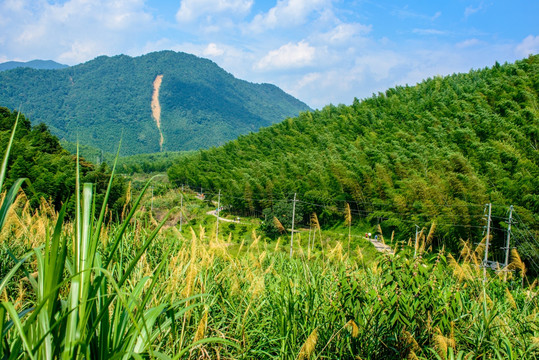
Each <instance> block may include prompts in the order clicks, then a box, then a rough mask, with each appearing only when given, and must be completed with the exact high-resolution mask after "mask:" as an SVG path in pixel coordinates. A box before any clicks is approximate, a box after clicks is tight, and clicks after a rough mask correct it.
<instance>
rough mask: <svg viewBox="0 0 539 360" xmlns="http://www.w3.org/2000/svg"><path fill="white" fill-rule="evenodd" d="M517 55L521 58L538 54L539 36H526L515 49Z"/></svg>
mask: <svg viewBox="0 0 539 360" xmlns="http://www.w3.org/2000/svg"><path fill="white" fill-rule="evenodd" d="M516 51H517V54H518V55H519V56H521V57H525V56H528V55H532V54H538V53H539V35H537V36H533V35H529V36H527V37H526V38H525V39H524V40H522V42H521V43H520V44H518V45H517V48H516Z"/></svg>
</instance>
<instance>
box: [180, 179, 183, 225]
mask: <svg viewBox="0 0 539 360" xmlns="http://www.w3.org/2000/svg"><path fill="white" fill-rule="evenodd" d="M182 188H183V186H182ZM182 217H183V189H182V193H181V194H180V232H182Z"/></svg>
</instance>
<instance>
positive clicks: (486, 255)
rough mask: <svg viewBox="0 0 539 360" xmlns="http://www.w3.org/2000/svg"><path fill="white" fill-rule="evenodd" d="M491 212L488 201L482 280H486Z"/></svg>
mask: <svg viewBox="0 0 539 360" xmlns="http://www.w3.org/2000/svg"><path fill="white" fill-rule="evenodd" d="M491 214H492V204H491V203H488V220H487V237H486V238H485V259H484V260H483V282H486V281H487V264H488V263H487V261H488V245H489V239H490V216H491Z"/></svg>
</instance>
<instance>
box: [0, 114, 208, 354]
mask: <svg viewBox="0 0 539 360" xmlns="http://www.w3.org/2000/svg"><path fill="white" fill-rule="evenodd" d="M17 120H18V117H17ZM16 127H17V121H16V122H15V126H14V129H13V132H12V135H11V139H10V142H9V144H8V148H7V150H6V154H5V157H4V162H3V164H2V170H1V172H0V185H1V184H3V181H4V178H5V172H6V168H7V160H8V157H9V152H10V148H11V146H12V141H13V137H14V134H15V131H16ZM77 159H78V155H77ZM78 174H79V170H78V161H77V178H76V210H75V213H76V215H75V222H74V223H67V222H66V217H65V215H66V206H65V205H64V206H63V207H62V209H61V210H60V212H59V213H58V214H54V215H55V216H54V217H55V219H56V223H55V225H54V227H53V229H49V228H46V229H45V231H44V233H42V234H40V236H42V238H41V240H37V241H36V239H27V240H30V241H29V243H32V244H35V243H38V244H39V246H38V247H35V248H33V249H32V250H31V251H30V252H28V253H26V254H24V255H23V256H22V257H20V258H16V259H15V265H14V266H13V267H12V268H11V269H10V270H9V271H8V272H7V274H6V275H5V276H4V278H3V279H2V281H1V283H0V291H1V292H4V294H5V300H4V301H3V302H2V303H1V304H0V332H1V334H2V341H1V343H0V356H1V357H2V358H8V359H16V358H21V357H22V358H30V359H59V358H62V359H78V358H85V359H89V358H96V359H97V358H99V359H111V358H118V359H119V358H125V359H127V358H132V357H135V358H140V356H142V355H144V356H147V355H150V356H157V357H160V358H166V356H165V355H164V354H163V353H161V352H160V351H158V350H157V349H158V348H159V346H160V344H161V343H162V342H163V341H165V340H166V339H167V336H168V334H169V333H170V332H171V331H172V330H173V329H174V327H173V324H174V323H175V322H176V321H177V319H178V318H180V317H181V316H182V315H183V314H184V313H185V312H186V311H188V310H189V309H190V308H192V307H193V306H197V305H198V302H197V300H196V299H197V298H196V297H191V298H186V299H181V300H178V301H170V298H169V297H167V296H163V297H162V298H160V301H159V302H155V300H156V296H155V295H156V292H157V294H163V292H162V289H159V288H157V287H156V285H157V279H158V277H159V274H160V273H161V272H162V271H163V269H164V268H165V265H166V262H161V263H160V264H159V265H157V266H154V267H152V268H151V271H150V272H149V273H148V274H147V275H146V276H144V277H142V278H139V279H136V281H134V280H135V279H134V275H135V270H136V268H137V266H138V264H139V262H140V261H141V259H142V258H143V256H144V255H145V253H146V250H147V249H148V248H149V246H150V245H151V244H152V242H153V241H154V239H155V238H156V236H157V234H158V233H159V231H160V228H161V227H162V225H163V224H164V222H165V221H166V217H165V219H163V221H162V222H161V223H160V224H159V225H158V226H157V227H155V229H153V230H152V231H151V232H150V233H149V234H147V235H146V236H144V237H143V241H142V244H141V245H140V246H139V247H138V248H136V251H135V252H134V254H132V255H131V256H126V253H125V252H121V251H119V249H120V248H121V247H122V245H125V244H124V243H126V242H127V241H129V239H130V237H131V239H132V228H131V225H130V223H131V220H132V218H133V216H134V214H135V211H136V208H137V206H138V205H139V203H140V200H141V198H142V196H143V195H144V192H145V190H146V189H147V187H148V185H149V182H148V183H147V184H146V186H145V187H144V189H143V190H142V192H141V194H140V196H139V197H138V199H137V200H136V201H135V202H134V204H133V206H132V209H131V211H130V212H129V214H128V215H127V216H126V218H125V220H124V221H123V223H121V224H119V225H118V226H117V228H116V229H114V230H113V231H112V235H111V236H110V238H109V239H107V241H102V238H101V237H102V236H103V233H111V229H105V230H104V229H103V228H104V217H105V212H106V203H107V200H108V197H109V194H110V189H111V184H112V178H113V176H114V167H113V170H112V175H111V178H110V182H109V186H108V189H107V191H106V195H105V197H104V200H103V201H104V203H103V205H102V206H101V212H100V213H99V214H96V212H95V209H96V204H95V196H94V185H93V184H90V183H85V184H82V185H81V184H80V181H79V176H78ZM22 182H23V180H22V179H20V180H18V181H16V182H15V184H14V185H13V186H12V187H11V189H10V190H9V192H8V193H7V194H6V195H5V196H4V197H3V201H2V206H1V207H0V230H1V228H3V226H4V225H5V222H6V219H7V217H8V215H9V213H10V208H11V206H12V205H13V202H14V199H15V197H16V195H17V192H18V190H19V188H20V185H21V184H22ZM27 211H28V210H27ZM11 214H12V215H13V216H15V217H17V214H14V213H13V211H11ZM36 216H43V217H46V216H47V214H36ZM10 236H12V234H11V233H9V234H8V238H7V239H4V246H7V245H8V243H7V242H9V241H21V239H13V238H10ZM24 236H25V237H28V236H32V235H31V234H25V235H24ZM6 240H7V241H6ZM164 256H165V258H166V257H167V256H168V253H166V252H165V254H164ZM14 257H15V256H14ZM31 258H32V259H33V262H32V263H31V264H26V265H25V262H27V260H29V259H31ZM21 269H22V271H23V272H24V273H25V274H26V276H25V277H24V279H20V277H19V278H17V277H16V274H17V272H18V271H20V270H21ZM28 269H32V270H35V272H34V273H32V274H30V271H29V270H28ZM23 281H27V282H28V283H29V286H25V287H24V288H23V287H22V286H20V288H21V299H19V300H24V301H25V302H24V304H23V305H21V306H19V307H21V309H19V310H17V309H16V306H15V304H14V303H13V302H12V301H10V299H9V296H8V294H7V292H6V286H8V285H10V284H11V285H14V284H16V283H17V282H19V284H22V282H23ZM187 302H189V303H190V307H186V306H185V304H186V303H187ZM197 340H198V342H201V340H202V339H197ZM182 345H183V344H182ZM191 345H194V344H191ZM191 345H189V344H186V345H185V346H184V347H183V348H182V349H178V352H177V353H175V354H174V355H176V356H178V357H180V356H181V355H182V354H184V353H186V352H187V351H188V350H189V348H190V347H191Z"/></svg>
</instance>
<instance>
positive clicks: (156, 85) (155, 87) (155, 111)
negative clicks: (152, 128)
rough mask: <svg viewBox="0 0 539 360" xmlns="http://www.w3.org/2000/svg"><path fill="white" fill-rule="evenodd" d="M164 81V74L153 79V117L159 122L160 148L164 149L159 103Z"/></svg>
mask: <svg viewBox="0 0 539 360" xmlns="http://www.w3.org/2000/svg"><path fill="white" fill-rule="evenodd" d="M162 82H163V75H157V76H156V77H155V80H154V81H153V94H152V104H151V107H152V117H153V119H154V120H155V123H156V124H157V129H158V130H159V149H160V150H161V151H163V142H164V141H165V139H164V138H163V133H162V132H161V104H159V89H160V88H161V83H162Z"/></svg>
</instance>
